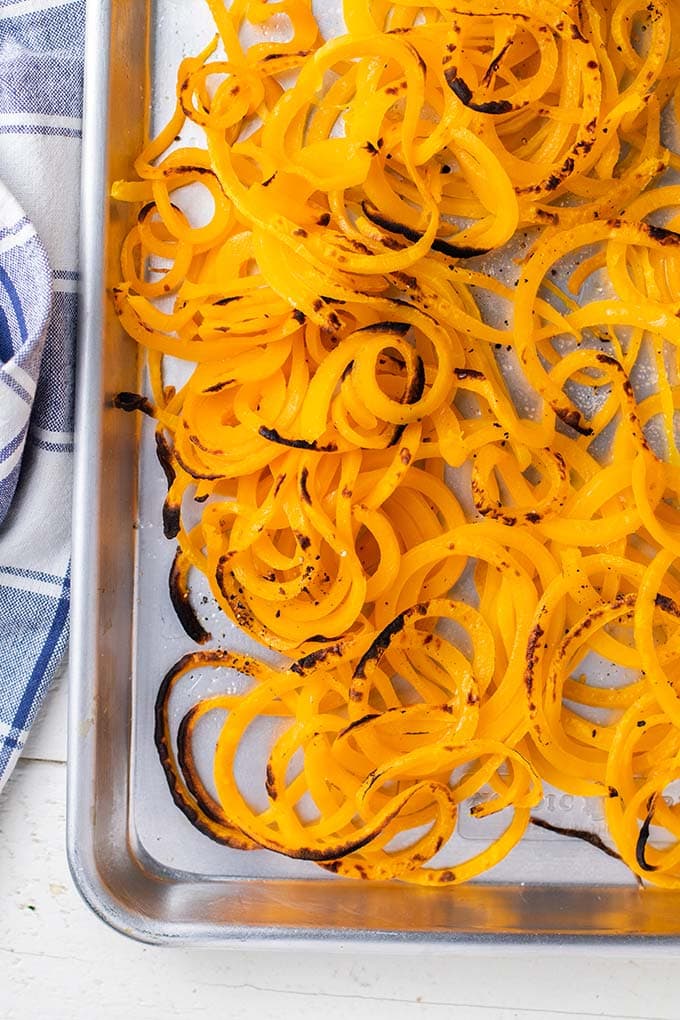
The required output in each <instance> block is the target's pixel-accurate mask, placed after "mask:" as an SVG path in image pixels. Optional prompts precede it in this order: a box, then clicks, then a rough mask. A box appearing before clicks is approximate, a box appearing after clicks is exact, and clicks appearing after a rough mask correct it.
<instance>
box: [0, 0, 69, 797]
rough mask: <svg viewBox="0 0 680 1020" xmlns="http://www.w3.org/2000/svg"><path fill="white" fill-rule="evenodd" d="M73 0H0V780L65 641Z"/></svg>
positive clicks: (15, 754) (16, 752)
mask: <svg viewBox="0 0 680 1020" xmlns="http://www.w3.org/2000/svg"><path fill="white" fill-rule="evenodd" d="M84 31H85V0H0V182H1V183H0V789H1V788H2V786H3V783H4V782H5V781H6V779H7V777H8V775H9V773H10V771H11V768H12V766H13V764H14V763H15V762H16V759H17V758H18V756H19V753H20V751H21V748H22V747H23V744H24V742H25V740H26V737H27V735H28V730H29V728H30V726H31V723H32V722H33V719H34V718H35V714H36V712H37V709H38V707H39V705H40V702H41V700H42V697H43V695H44V694H45V691H46V689H47V687H48V684H49V681H50V679H51V677H52V676H53V674H54V673H55V671H56V668H57V666H58V665H59V661H60V659H61V657H62V655H63V653H64V650H65V646H66V641H67V635H68V609H69V588H70V572H69V559H70V517H71V463H72V454H73V355H74V340H75V329H76V307H77V306H76V302H77V285H78V272H77V245H78V241H77V238H78V199H79V187H80V183H79V176H80V142H81V124H82V122H81V112H82V75H83V44H84Z"/></svg>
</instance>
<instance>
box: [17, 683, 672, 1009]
mask: <svg viewBox="0 0 680 1020" xmlns="http://www.w3.org/2000/svg"><path fill="white" fill-rule="evenodd" d="M65 717H66V684H65V682H63V681H62V682H61V683H60V684H59V685H58V686H57V688H56V689H55V690H54V691H53V692H52V693H51V694H50V696H49V698H48V703H47V705H46V706H45V711H44V712H43V714H42V717H41V719H40V720H39V722H38V725H37V726H36V728H35V729H34V732H33V734H32V735H31V740H30V742H29V745H28V747H27V749H26V754H25V756H24V758H23V760H22V761H21V762H20V763H19V765H18V767H17V769H16V772H15V774H14V776H13V778H12V779H11V780H10V782H9V784H8V786H7V789H6V791H5V793H4V795H3V796H2V799H0V1020H15V1018H16V1020H19V1018H20V1020H172V1018H174V1017H178V1018H189V1017H194V1016H196V1017H198V1016H203V1015H204V1013H205V1015H208V1014H207V1012H206V1011H208V1010H214V1011H215V1013H214V1015H215V1016H216V1017H219V1018H220V1020H251V1018H252V1020H269V1018H272V1020H274V1018H276V1020H282V1018H283V1020H287V1018H291V1020H292V1018H295V1020H307V1018H309V1020H312V1018H313V1020H336V1018H337V1020H346V1018H347V1017H349V1018H350V1020H354V1018H356V1020H363V1018H365V1017H366V1018H370V1020H382V1018H387V1017H389V1018H390V1020H401V1018H402V1017H403V1018H405V1020H410V1018H419V1020H420V1018H425V1020H430V1018H432V1020H435V1018H438V1017H441V1018H444V1017H446V1018H447V1020H448V1018H454V1020H458V1018H460V1020H541V1018H555V1020H557V1018H564V1017H581V1018H584V1020H586V1018H587V1020H590V1018H591V1017H611V1018H614V1017H616V1018H624V1017H625V1018H631V1020H632V1018H635V1020H638V1018H648V1020H651V1018H659V1020H679V1018H680V967H679V966H678V961H676V960H673V959H649V958H639V959H624V958H621V957H597V956H595V955H591V956H580V957H563V958H560V957H559V956H558V955H551V956H544V957H542V956H540V955H537V954H535V953H532V954H531V955H526V956H513V957H509V956H505V957H503V956H498V957H489V956H485V957H481V956H480V957H475V956H473V957H469V956H468V957H458V958H455V957H453V958H452V957H450V956H448V957H436V956H432V957H414V958H412V959H411V958H408V957H404V956H403V955H402V956H395V957H390V956H387V955H374V954H371V955H370V956H366V955H359V954H357V953H352V952H348V951H345V952H339V953H336V954H334V955H330V954H326V955H325V954H320V953H316V952H314V953H302V952H298V953H294V954H293V953H267V954H264V953H256V952H253V953H247V952H219V951H217V950H206V951H203V950H190V949H187V950H182V949H157V948H153V947H147V946H141V945H137V944H135V943H133V942H130V941H127V940H126V939H124V938H123V937H122V936H121V935H118V934H116V933H114V932H112V931H109V930H108V929H107V928H106V927H105V926H104V925H103V924H102V923H101V922H100V921H99V920H97V919H96V918H95V917H94V916H93V915H92V914H91V913H90V911H89V910H88V908H87V907H86V906H85V905H84V904H83V903H82V901H81V900H80V898H79V897H78V894H77V893H76V891H75V889H74V888H73V886H72V884H71V880H70V877H69V874H68V869H67V865H66V857H65V851H64V809H65V805H64V792H65V760H66V738H65Z"/></svg>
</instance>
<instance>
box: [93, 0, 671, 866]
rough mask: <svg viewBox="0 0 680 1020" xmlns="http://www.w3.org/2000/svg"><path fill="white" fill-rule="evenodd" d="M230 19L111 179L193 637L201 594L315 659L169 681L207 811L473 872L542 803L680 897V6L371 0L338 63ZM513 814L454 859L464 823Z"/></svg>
mask: <svg viewBox="0 0 680 1020" xmlns="http://www.w3.org/2000/svg"><path fill="white" fill-rule="evenodd" d="M206 2H207V4H208V6H209V8H210V11H211V13H212V15H213V18H214V21H215V24H216V35H215V38H214V40H213V41H211V42H210V43H209V45H208V46H206V48H205V50H204V51H203V52H202V53H200V54H198V56H196V57H190V58H188V59H186V60H184V61H183V63H182V65H181V66H180V68H179V73H178V77H177V103H176V109H175V112H174V114H173V116H172V118H171V119H170V121H169V123H168V124H167V125H166V126H165V127H164V128H163V130H162V131H161V132H160V134H159V135H158V137H156V138H155V139H153V141H150V142H149V144H148V145H147V146H146V148H145V149H144V151H143V152H142V153H141V154H140V156H139V158H138V160H137V162H136V164H135V167H134V171H135V173H134V179H133V180H130V181H124V182H123V181H121V182H118V183H117V184H116V185H115V187H114V191H113V193H114V196H115V198H116V199H119V200H121V201H123V202H128V203H133V204H134V205H135V206H136V207H137V209H138V212H137V215H136V220H135V224H134V226H133V227H132V229H131V230H130V232H129V234H128V236H127V239H126V241H125V244H124V246H123V250H122V278H121V283H120V284H119V285H118V286H117V287H116V288H115V290H114V293H113V300H114V303H115V307H116V311H117V313H118V315H119V317H120V321H121V323H122V325H123V326H124V328H125V330H126V331H127V332H128V333H129V334H130V336H131V337H133V338H134V339H135V340H136V341H138V343H139V344H140V345H141V346H142V347H143V348H144V350H145V352H146V364H147V369H148V380H149V396H148V397H143V396H141V395H139V394H135V393H124V394H118V396H117V397H116V403H117V405H118V406H119V407H122V408H124V409H127V410H141V411H144V412H145V413H146V414H148V415H150V416H151V417H152V418H153V419H155V422H156V427H157V432H156V441H157V447H158V453H159V458H160V460H161V464H162V466H163V468H164V471H165V474H166V477H167V481H168V496H167V500H166V503H165V507H164V512H163V522H164V527H165V533H166V535H167V537H168V538H169V539H172V540H175V541H176V543H177V555H176V558H175V562H174V564H173V568H172V572H171V578H170V590H171V595H172V599H173V603H174V605H175V608H176V610H177V612H178V615H179V617H180V620H181V621H182V623H183V625H184V627H185V629H186V631H187V633H188V634H189V636H190V637H191V638H193V639H194V641H196V642H197V643H198V644H202V645H205V643H206V642H207V641H208V638H209V635H208V634H207V633H206V632H205V630H204V629H203V626H202V624H201V623H200V622H199V620H198V618H197V616H196V614H195V612H194V610H193V608H192V605H191V600H190V596H189V590H190V578H191V574H192V572H196V571H198V572H200V573H202V574H204V575H205V577H206V578H207V579H208V581H209V583H210V586H211V589H212V592H213V594H214V597H215V599H216V600H217V602H218V604H219V606H220V607H221V608H222V610H223V611H224V613H226V614H227V616H228V617H230V618H231V619H232V620H233V621H235V622H236V623H237V624H238V625H239V626H240V627H241V628H243V629H244V630H245V631H246V632H247V633H248V634H249V635H250V636H251V637H252V638H254V639H255V640H256V641H257V642H259V643H260V644H261V645H264V646H266V647H267V648H268V649H270V650H276V651H277V652H279V653H282V655H283V656H285V659H286V663H287V664H284V665H282V666H280V667H276V668H275V667H273V666H271V665H266V664H265V663H264V661H261V660H260V659H258V658H256V657H254V656H250V657H249V656H245V655H237V654H235V653H231V652H229V651H225V650H222V649H213V650H206V649H201V650H196V651H193V652H190V653H189V654H188V655H186V656H185V657H184V658H183V659H182V660H180V662H178V663H177V664H176V665H175V666H174V667H173V668H172V669H171V670H170V671H169V672H168V674H167V675H166V677H165V680H164V681H163V684H162V686H161V689H160V692H159V696H158V701H157V710H156V740H157V744H158V748H159V752H160V756H161V761H162V764H163V766H164V768H165V771H166V775H167V778H168V782H169V785H170V789H171V792H172V795H173V797H174V799H175V801H176V803H177V804H178V805H179V807H180V808H181V809H182V810H183V811H184V812H185V813H186V815H187V816H188V817H189V818H190V819H191V820H192V821H193V822H194V824H195V825H196V826H198V828H200V829H201V830H202V831H204V832H205V833H207V834H208V835H209V836H211V837H212V838H213V839H215V840H218V841H220V842H223V843H225V844H227V845H229V846H232V847H239V848H242V849H253V848H259V847H264V848H267V849H270V850H273V851H276V852H277V853H281V854H286V855H288V856H291V857H296V858H301V859H307V860H311V861H315V862H317V863H318V864H319V865H320V866H322V867H323V868H326V869H328V870H329V871H332V872H337V873H339V874H341V875H345V876H349V877H354V878H372V879H373V878H374V879H386V878H398V879H401V880H403V881H407V882H415V883H420V884H423V885H445V884H452V883H458V882H462V881H465V880H467V879H469V878H472V877H474V876H476V875H478V874H480V873H481V872H483V871H485V870H487V869H489V868H491V867H492V866H494V865H495V864H497V863H498V862H499V861H500V860H501V859H502V858H503V857H504V856H505V855H506V854H507V853H508V852H509V851H510V850H511V849H512V848H513V847H514V846H515V845H516V844H517V843H518V841H519V840H520V839H521V838H522V835H523V834H524V832H525V830H526V828H527V825H528V824H529V822H530V819H531V811H532V809H533V808H534V807H535V806H536V805H537V804H539V802H540V800H541V797H542V783H543V782H547V783H550V784H552V785H554V786H555V787H557V788H559V789H560V790H564V791H566V792H568V793H570V794H574V795H578V796H583V797H592V798H604V802H605V810H606V818H607V823H608V827H609V833H610V837H611V841H612V842H613V844H614V846H615V848H616V852H615V853H614V851H613V850H611V848H608V847H606V846H605V847H604V848H605V849H608V850H609V852H610V853H614V855H616V854H618V856H620V858H621V859H622V860H623V861H624V862H625V864H626V865H628V867H629V868H630V869H631V870H632V871H633V872H634V873H635V874H636V875H637V876H639V877H640V878H642V879H644V880H645V881H646V882H650V883H652V884H655V885H659V886H678V885H679V884H680V808H679V807H677V806H673V803H672V800H671V798H670V797H669V796H668V794H667V791H668V787H669V786H670V784H672V783H673V782H675V781H676V780H678V779H680V682H679V680H678V677H679V676H680V572H679V569H678V559H680V513H679V506H678V494H679V492H680V450H679V448H678V435H679V422H680V418H679V409H680V372H679V362H678V349H679V347H680V233H678V232H677V231H678V229H680V185H678V183H677V181H678V180H679V178H678V171H679V170H680V155H679V154H678V148H677V145H675V142H674V135H675V124H676V123H677V122H678V116H677V115H678V113H679V112H680V110H679V109H678V107H679V105H680V9H679V7H678V5H677V4H675V3H671V2H670V0H652V2H648V0H617V2H614V0H611V2H610V0H577V2H576V0H575V2H571V3H562V2H558V0H438V2H433V3H431V4H428V5H425V6H420V5H419V4H417V3H415V2H409V0H345V4H344V20H345V25H346V33H345V34H344V35H341V36H339V37H337V38H332V39H328V40H326V39H324V38H323V37H322V34H321V32H320V30H319V27H318V25H317V22H316V20H315V18H314V15H313V12H312V7H311V2H310V0H277V2H273V3H265V2H262V0H234V2H232V3H231V4H227V3H226V2H225V0H206ZM262 27H264V29H265V30H266V31H265V32H264V33H262V32H261V33H260V38H262V37H264V38H266V39H267V40H268V41H261V42H258V43H256V44H253V45H250V46H245V45H244V43H243V39H244V38H246V37H249V38H252V37H253V34H254V32H253V29H257V28H260V29H261V28H262ZM275 40H285V41H275ZM186 139H190V141H188V140H186ZM188 186H190V188H191V191H192V193H193V195H194V200H195V199H196V196H198V197H199V198H200V199H201V202H200V205H201V207H205V208H209V209H210V212H209V214H208V215H207V216H204V217H203V219H198V218H197V216H196V213H195V211H193V210H195V208H196V207H197V206H196V205H192V204H191V203H189V204H187V201H186V197H185V196H186V191H185V189H186V188H187V187H188ZM168 359H172V360H173V361H174V360H175V359H180V360H181V361H183V362H186V363H187V369H188V371H187V372H186V373H185V375H186V374H188V376H189V378H188V381H187V382H186V383H184V384H183V385H182V386H180V387H179V388H177V389H175V388H174V387H172V386H170V385H168V383H167V378H168V376H167V367H168V363H169V361H168ZM452 476H453V477H455V484H454V485H453V486H451V485H450V484H449V483H450V481H451V477H452ZM220 669H221V670H230V671H232V675H233V673H234V672H235V674H237V675H238V676H239V677H240V678H241V679H240V683H241V686H240V688H239V689H240V690H241V691H242V693H239V694H213V695H210V696H207V697H205V698H203V699H200V700H198V701H196V703H195V704H194V705H193V707H192V708H191V709H190V710H189V712H188V713H187V714H186V716H185V718H184V719H183V721H182V723H181V725H180V727H179V730H178V732H177V733H174V732H173V727H172V726H171V722H170V720H171V715H170V709H169V706H170V701H171V698H172V695H173V692H174V691H176V690H177V688H178V686H182V685H183V684H185V682H186V681H185V678H187V677H196V676H197V675H199V674H200V673H201V672H202V671H205V670H208V671H215V670H220ZM213 688H214V685H213ZM234 689H235V688H234ZM214 713H217V714H218V716H219V717H220V719H221V720H222V722H221V726H222V728H221V731H220V735H219V739H218V741H217V746H216V751H215V757H214V775H213V777H212V780H209V779H208V778H207V777H206V776H205V775H203V776H201V774H200V771H199V769H198V767H197V764H196V755H195V748H196V734H197V732H198V731H199V729H200V727H201V722H202V720H203V719H204V718H205V717H206V716H208V715H212V714H214ZM266 720H269V721H270V722H271V724H272V725H273V727H274V730H275V734H274V737H273V738H272V741H271V743H270V745H269V747H268V749H267V750H266V752H260V753H259V758H258V753H256V751H255V750H254V749H253V748H251V747H250V744H249V733H250V732H251V727H252V726H253V725H254V724H256V723H258V724H260V723H262V722H263V721H266ZM258 746H260V745H258ZM246 751H247V754H248V763H249V764H248V772H249V787H250V786H252V784H253V782H254V779H255V778H256V777H257V776H261V791H260V795H259V796H258V797H257V798H255V801H256V802H255V801H253V800H251V799H249V798H248V797H246V795H245V793H244V791H243V788H242V785H241V783H240V782H239V769H237V768H236V757H237V755H239V754H243V753H245V752H246ZM471 801H472V808H470V802H471ZM496 813H498V814H499V815H500V820H502V821H503V822H504V824H503V825H500V827H499V828H498V827H497V828H495V829H494V830H493V833H494V834H492V836H491V837H490V838H489V840H488V843H487V845H485V846H484V848H483V849H482V850H481V852H479V853H477V854H475V855H474V856H473V857H472V858H470V859H459V858H460V855H458V856H456V853H457V851H456V850H455V848H456V847H457V846H458V844H456V842H455V835H456V833H457V832H458V831H459V824H460V820H461V818H462V817H463V816H465V818H466V824H467V825H473V826H474V825H475V824H477V823H479V825H480V826H481V831H482V832H485V831H486V829H485V828H484V826H483V824H482V819H484V818H486V817H487V816H489V815H492V814H496ZM468 819H469V821H468ZM499 832H500V835H499V834H498V833H499ZM593 841H595V842H597V841H596V840H595V839H593Z"/></svg>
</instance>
